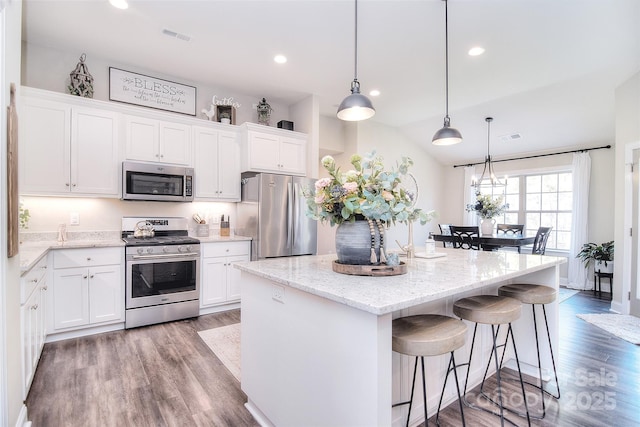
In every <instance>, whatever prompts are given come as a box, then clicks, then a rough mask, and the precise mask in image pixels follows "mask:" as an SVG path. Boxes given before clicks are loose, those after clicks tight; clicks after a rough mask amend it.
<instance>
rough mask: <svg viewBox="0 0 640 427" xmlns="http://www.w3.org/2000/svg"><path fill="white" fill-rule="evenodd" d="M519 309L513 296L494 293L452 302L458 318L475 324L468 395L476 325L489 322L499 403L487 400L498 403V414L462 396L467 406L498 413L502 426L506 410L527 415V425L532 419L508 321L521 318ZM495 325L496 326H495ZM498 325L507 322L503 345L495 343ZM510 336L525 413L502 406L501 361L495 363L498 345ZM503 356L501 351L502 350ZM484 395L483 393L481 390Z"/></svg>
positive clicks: (482, 385)
mask: <svg viewBox="0 0 640 427" xmlns="http://www.w3.org/2000/svg"><path fill="white" fill-rule="evenodd" d="M521 312H522V304H521V303H520V301H518V300H517V299H514V298H509V297H503V296H497V295H476V296H472V297H468V298H462V299H459V300H457V301H456V302H455V303H453V313H454V314H455V315H456V316H458V317H460V318H461V319H464V320H468V321H470V322H474V323H475V326H474V328H473V339H472V341H471V352H470V354H469V362H468V363H467V364H468V369H467V377H466V379H465V382H464V393H463V394H464V395H465V396H466V394H467V386H468V382H469V372H471V361H472V360H473V347H474V345H475V341H476V333H477V332H478V324H485V325H491V334H492V336H493V348H492V349H491V356H493V357H494V358H495V367H496V380H497V382H498V387H497V392H498V402H495V401H494V400H493V399H491V398H489V397H488V396H486V395H485V397H487V399H488V400H489V401H490V402H492V403H493V404H495V405H497V406H498V407H499V408H500V413H495V412H494V411H492V410H489V409H486V408H483V407H480V406H477V405H474V404H471V403H469V402H468V401H467V400H466V397H465V399H464V403H465V404H466V405H467V406H470V407H472V408H477V409H481V410H483V411H486V412H489V413H491V414H493V415H496V416H498V415H499V416H500V424H501V425H502V426H504V421H505V419H506V418H505V416H504V411H505V409H506V410H508V411H510V412H513V413H515V414H517V415H520V416H526V418H527V423H528V425H531V419H530V417H529V408H528V406H527V397H526V394H525V390H524V382H523V380H522V372H521V371H520V361H519V359H518V350H517V349H516V342H515V340H514V338H513V330H512V328H511V323H512V322H513V321H515V320H517V319H518V318H520V314H521ZM496 325H497V327H496ZM501 325H508V329H507V336H506V339H505V342H504V344H500V345H498V343H497V340H498V333H499V332H500V326H501ZM509 335H511V344H512V346H513V352H514V354H515V358H516V365H517V367H518V375H519V376H520V387H521V390H522V399H523V402H524V407H525V412H526V413H525V414H521V413H519V412H518V411H516V410H515V409H511V408H509V407H507V406H506V405H504V402H503V400H504V399H503V396H502V378H501V375H500V365H501V362H500V363H499V362H498V347H506V345H507V341H508V340H509ZM491 356H489V362H491ZM503 356H504V351H503ZM488 370H489V365H487V370H486V371H485V374H484V377H483V379H482V384H481V386H480V390H481V391H482V389H483V387H484V382H485V379H486V376H487V372H488ZM483 394H484V393H483ZM507 421H508V422H510V423H511V424H514V425H515V423H513V422H512V421H511V420H509V419H507Z"/></svg>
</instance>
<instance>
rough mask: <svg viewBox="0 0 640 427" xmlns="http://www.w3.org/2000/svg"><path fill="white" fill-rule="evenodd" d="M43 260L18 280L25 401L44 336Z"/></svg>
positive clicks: (44, 267)
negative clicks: (19, 282)
mask: <svg viewBox="0 0 640 427" xmlns="http://www.w3.org/2000/svg"><path fill="white" fill-rule="evenodd" d="M46 273H47V258H46V257H44V258H43V259H42V260H41V261H39V262H38V263H37V264H36V265H35V266H34V267H33V268H32V269H31V270H30V271H28V272H27V273H26V274H25V275H23V276H22V278H21V293H22V296H21V305H20V331H21V339H22V347H21V350H22V392H23V394H22V397H23V399H26V397H27V394H28V393H29V388H30V387H31V382H32V380H33V375H34V373H35V370H36V367H37V366H38V361H39V360H40V355H41V353H42V346H43V345H44V340H45V337H46V334H47V328H46V307H47V298H46V297H45V292H46V291H47V274H46Z"/></svg>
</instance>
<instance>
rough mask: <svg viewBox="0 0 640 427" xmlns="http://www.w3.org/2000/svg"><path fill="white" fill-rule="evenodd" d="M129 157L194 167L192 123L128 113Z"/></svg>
mask: <svg viewBox="0 0 640 427" xmlns="http://www.w3.org/2000/svg"><path fill="white" fill-rule="evenodd" d="M124 126H125V135H126V137H125V139H126V157H127V159H128V160H142V161H148V162H160V163H171V164H179V165H187V166H191V126H189V125H185V124H182V123H173V122H169V121H164V120H156V119H151V118H147V117H140V116H132V115H125V116H124Z"/></svg>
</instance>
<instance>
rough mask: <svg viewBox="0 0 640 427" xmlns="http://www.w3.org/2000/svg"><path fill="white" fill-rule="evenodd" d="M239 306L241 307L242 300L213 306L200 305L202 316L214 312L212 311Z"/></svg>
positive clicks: (216, 311) (227, 309) (232, 308)
mask: <svg viewBox="0 0 640 427" xmlns="http://www.w3.org/2000/svg"><path fill="white" fill-rule="evenodd" d="M237 308H240V302H233V303H230V304H222V305H215V306H213V307H200V316H202V315H203V314H212V313H219V312H221V311H229V310H235V309H237Z"/></svg>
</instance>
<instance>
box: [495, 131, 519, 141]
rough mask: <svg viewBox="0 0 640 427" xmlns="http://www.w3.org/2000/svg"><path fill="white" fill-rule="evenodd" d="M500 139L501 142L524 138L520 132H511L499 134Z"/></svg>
mask: <svg viewBox="0 0 640 427" xmlns="http://www.w3.org/2000/svg"><path fill="white" fill-rule="evenodd" d="M498 139H499V140H500V142H516V141H520V140H521V139H522V135H520V134H519V133H510V134H508V135H502V136H499V137H498Z"/></svg>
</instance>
